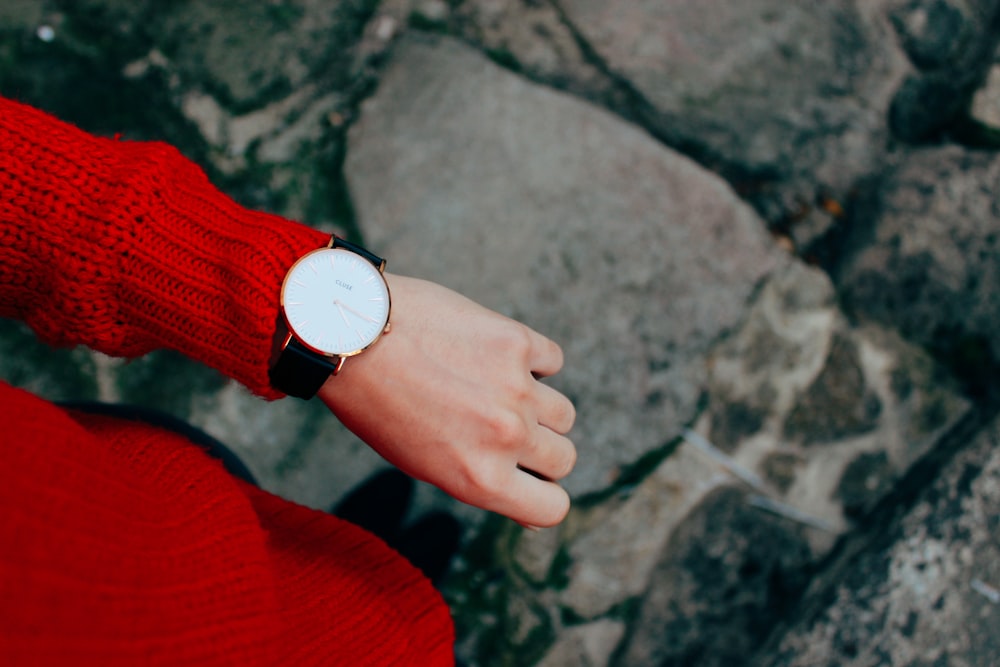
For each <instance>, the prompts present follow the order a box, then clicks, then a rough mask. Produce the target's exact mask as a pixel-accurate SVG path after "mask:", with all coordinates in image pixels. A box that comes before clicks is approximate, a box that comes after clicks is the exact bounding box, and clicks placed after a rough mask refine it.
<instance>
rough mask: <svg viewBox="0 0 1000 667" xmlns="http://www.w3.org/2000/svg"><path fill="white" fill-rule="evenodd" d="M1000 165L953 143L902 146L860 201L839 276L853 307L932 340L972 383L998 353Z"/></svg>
mask: <svg viewBox="0 0 1000 667" xmlns="http://www.w3.org/2000/svg"><path fill="white" fill-rule="evenodd" d="M998 182H1000V165H998V163H997V161H996V160H995V159H994V156H993V155H991V154H985V153H969V152H965V151H962V150H959V149H957V148H934V149H927V150H920V151H916V152H913V153H907V154H905V156H904V157H903V159H901V160H900V164H899V165H898V167H897V168H896V169H895V170H893V171H890V172H889V173H887V174H886V176H885V178H884V179H883V180H882V181H880V184H879V186H880V187H879V188H878V190H877V191H876V192H874V193H873V195H872V197H871V198H870V200H868V201H867V202H866V203H865V205H864V206H863V207H860V208H859V211H858V215H857V219H858V220H859V223H858V227H857V229H856V230H855V232H856V238H855V239H854V240H853V243H855V244H856V245H855V246H854V248H853V250H854V251H853V253H851V254H849V255H848V257H847V259H846V260H845V261H844V264H843V265H842V266H841V267H840V269H839V271H838V275H837V282H838V285H839V287H840V289H841V290H842V291H843V293H844V295H845V302H846V304H847V305H848V307H849V308H850V310H851V311H852V313H853V314H854V315H855V316H857V317H859V318H861V319H862V320H865V321H875V322H880V323H882V324H884V325H886V326H892V327H898V328H899V330H901V331H902V332H903V333H904V334H905V335H906V336H908V337H910V338H911V339H913V340H915V341H916V342H918V343H919V344H921V345H926V346H928V347H929V348H931V349H934V350H937V351H938V352H940V353H942V354H943V355H945V356H946V357H948V358H949V359H950V360H951V361H952V362H954V363H955V364H956V365H957V367H958V368H959V370H960V372H962V373H964V374H966V376H967V379H968V380H969V381H970V382H971V383H972V384H973V385H974V387H973V388H978V389H982V388H983V386H988V385H989V384H991V383H992V382H993V378H992V377H990V376H989V374H990V372H991V371H990V369H991V363H992V362H991V360H996V359H1000V338H998V337H997V335H996V332H997V325H996V323H997V322H998V318H1000V297H998V294H997V290H996V285H997V284H998V281H1000V215H998V214H997V208H996V197H995V192H996V189H997V185H998Z"/></svg>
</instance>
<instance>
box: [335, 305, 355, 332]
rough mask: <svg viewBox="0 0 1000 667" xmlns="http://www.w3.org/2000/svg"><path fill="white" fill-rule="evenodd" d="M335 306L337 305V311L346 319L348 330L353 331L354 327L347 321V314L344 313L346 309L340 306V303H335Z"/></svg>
mask: <svg viewBox="0 0 1000 667" xmlns="http://www.w3.org/2000/svg"><path fill="white" fill-rule="evenodd" d="M333 305H335V306H336V307H337V310H339V311H340V316H341V317H343V318H344V324H346V325H347V328H349V329H353V328H354V327H352V326H351V322H350V321H349V320H348V319H347V313H345V312H344V308H343V306H341V305H340V302H339V301H334V302H333Z"/></svg>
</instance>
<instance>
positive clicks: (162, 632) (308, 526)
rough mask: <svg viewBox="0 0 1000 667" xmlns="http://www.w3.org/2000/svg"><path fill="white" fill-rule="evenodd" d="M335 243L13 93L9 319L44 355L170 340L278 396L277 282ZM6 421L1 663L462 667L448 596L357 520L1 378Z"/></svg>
mask: <svg viewBox="0 0 1000 667" xmlns="http://www.w3.org/2000/svg"><path fill="white" fill-rule="evenodd" d="M325 241H326V237H325V235H323V234H321V233H319V232H317V231H315V230H312V229H310V228H308V227H306V226H303V225H300V224H297V223H294V222H291V221H287V220H284V219H282V218H279V217H276V216H272V215H266V214H261V213H254V212H250V211H247V210H245V209H243V208H241V207H240V206H238V205H237V204H235V203H234V202H232V201H231V200H229V199H227V198H226V197H225V196H223V195H222V194H221V193H219V192H218V191H217V190H215V189H214V188H213V187H212V186H211V185H210V184H209V182H208V180H207V179H206V177H205V176H204V174H203V173H202V172H201V170H200V169H198V168H197V167H196V166H195V165H193V164H192V163H190V162H188V161H187V160H185V159H184V158H183V157H182V156H181V155H180V154H179V153H178V152H177V151H176V150H174V149H172V148H170V147H169V146H166V145H164V144H159V143H135V142H127V141H115V140H110V139H102V138H97V137H93V136H90V135H88V134H86V133H84V132H81V131H80V130H78V129H76V128H74V127H72V126H69V125H66V124H64V123H61V122H59V121H57V120H55V119H54V118H52V117H50V116H48V115H46V114H43V113H41V112H38V111H36V110H34V109H31V108H29V107H26V106H23V105H20V104H17V103H14V102H11V101H8V100H3V99H0V316H4V317H13V318H18V319H21V320H23V321H25V322H27V323H28V325H29V326H31V328H32V329H33V330H34V331H35V332H36V333H37V335H38V336H39V337H40V338H42V339H43V340H45V341H48V342H49V343H52V344H54V345H81V344H82V345H87V346H89V347H91V348H93V349H96V350H100V351H102V352H104V353H106V354H111V355H118V356H134V355H139V354H143V353H145V352H148V351H150V350H153V349H158V348H169V349H174V350H178V351H180V352H182V353H184V354H187V355H188V356H190V357H192V358H194V359H197V360H199V361H201V362H203V363H205V364H208V365H210V366H212V367H214V368H216V369H218V370H219V371H221V372H223V373H225V374H226V375H228V376H230V377H232V378H235V379H236V380H238V381H240V382H242V383H243V384H244V385H246V386H247V387H249V388H250V389H251V390H252V391H254V392H256V393H258V394H260V395H262V396H265V397H277V396H279V394H277V393H276V392H274V391H273V390H272V389H271V388H270V387H269V386H268V382H267V362H268V356H269V353H270V346H271V337H272V335H273V332H274V325H275V320H276V315H277V303H278V291H279V289H280V284H281V279H282V277H283V275H284V272H285V270H286V269H287V267H288V266H290V265H291V264H292V262H293V261H294V260H295V259H296V258H297V257H298V256H300V255H302V254H304V253H305V252H307V251H308V250H312V249H314V248H317V247H320V246H321V245H323V244H324V243H325ZM0 428H2V430H0V664H3V665H109V666H110V665H123V666H124V665H241V666H247V665H262V666H263V665H268V666H271V665H419V666H424V665H450V664H452V662H453V661H452V647H451V645H452V626H451V620H450V617H449V615H448V610H447V608H446V607H445V605H444V603H443V601H442V600H441V598H440V596H439V595H438V594H437V593H436V592H435V591H434V589H433V588H432V586H431V585H430V583H429V582H428V581H427V580H426V579H425V578H423V576H422V575H421V574H420V573H419V572H418V571H417V570H415V569H414V568H412V567H411V566H410V565H409V564H408V563H406V562H405V560H403V559H402V558H401V557H400V556H398V555H397V554H396V553H395V552H393V551H392V550H391V549H390V548H389V547H387V546H386V545H384V544H383V543H381V542H380V541H378V540H377V539H375V538H373V537H372V536H370V535H368V534H367V533H365V532H364V531H363V530H361V529H360V528H357V527H355V526H352V525H350V524H347V523H345V522H342V521H340V520H338V519H336V518H334V517H332V516H330V515H327V514H323V513H320V512H315V511H312V510H309V509H306V508H303V507H299V506H296V505H293V504H291V503H288V502H286V501H284V500H282V499H280V498H277V497H275V496H272V495H270V494H268V493H266V492H263V491H260V490H259V489H256V488H254V487H251V486H249V485H246V484H243V483H242V482H239V481H237V480H235V479H234V478H232V477H231V476H230V475H229V474H228V473H226V472H225V471H224V470H223V469H222V467H221V466H220V465H219V464H218V463H217V462H216V461H215V460H214V459H212V458H210V457H209V456H208V455H207V454H205V453H204V452H203V451H202V450H201V449H199V448H198V447H196V446H194V445H193V444H191V443H190V442H188V441H187V440H185V439H183V438H181V437H179V436H177V435H174V434H172V433H169V432H166V431H163V430H160V429H157V428H153V427H150V426H148V425H144V424H139V423H135V422H125V421H121V420H115V419H111V418H107V417H97V416H93V415H85V414H78V413H72V412H67V411H65V410H63V409H61V408H59V407H57V406H55V405H52V404H51V403H48V402H46V401H44V400H42V399H40V398H38V397H35V396H32V395H31V394H29V393H27V392H24V391H22V390H19V389H15V388H13V387H11V386H9V385H7V384H4V383H0Z"/></svg>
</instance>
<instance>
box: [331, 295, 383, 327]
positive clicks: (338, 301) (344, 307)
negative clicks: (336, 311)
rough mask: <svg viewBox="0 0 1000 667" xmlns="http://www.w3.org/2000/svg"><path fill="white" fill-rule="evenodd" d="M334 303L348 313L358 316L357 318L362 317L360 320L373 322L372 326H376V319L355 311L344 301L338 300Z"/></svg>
mask: <svg viewBox="0 0 1000 667" xmlns="http://www.w3.org/2000/svg"><path fill="white" fill-rule="evenodd" d="M334 303H335V304H336V305H337V306H339V307H341V308H343V309H344V310H346V311H348V312H349V313H351V314H353V315H356V316H357V317H360V318H361V319H363V320H366V321H368V322H371V323H372V324H375V323H376V321H375V319H374V318H371V317H368V316H367V315H365V314H364V313H361V312H358V311H357V310H355V309H353V308H351V307H350V306H348V305H347V304H346V303H344V302H343V301H340V300H339V299H338V300H336V301H334Z"/></svg>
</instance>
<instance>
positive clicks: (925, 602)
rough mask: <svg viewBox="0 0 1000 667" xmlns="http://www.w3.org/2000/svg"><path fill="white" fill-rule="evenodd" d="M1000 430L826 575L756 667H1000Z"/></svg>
mask: <svg viewBox="0 0 1000 667" xmlns="http://www.w3.org/2000/svg"><path fill="white" fill-rule="evenodd" d="M998 445H1000V424H998V423H997V422H993V423H992V424H991V425H990V426H989V427H988V428H986V429H985V430H984V431H983V432H981V433H980V434H979V435H978V436H977V437H975V439H974V441H973V442H972V443H971V446H969V447H968V448H966V449H964V450H963V451H962V452H961V453H960V454H958V455H957V456H956V457H955V459H954V460H952V461H951V462H950V463H949V464H948V465H947V466H946V467H945V468H944V469H943V470H942V471H941V474H940V476H939V478H938V479H937V481H936V482H934V483H933V484H931V485H930V486H929V487H927V488H926V489H924V490H923V491H922V492H921V493H920V495H919V497H918V500H917V502H916V503H915V504H914V506H913V507H912V508H911V509H910V510H909V511H908V512H907V513H906V514H905V515H904V516H902V517H901V518H900V519H899V520H898V521H894V522H893V523H891V525H884V524H883V525H879V526H876V527H873V529H872V530H871V532H870V537H869V540H870V542H871V544H870V546H869V547H868V548H865V549H859V550H854V551H848V552H847V553H850V554H852V555H851V557H850V558H841V560H840V562H839V563H838V565H837V566H836V567H833V568H831V570H830V571H828V572H827V573H826V574H824V575H821V576H820V577H819V579H818V581H817V582H816V583H815V586H814V590H813V592H812V594H811V596H810V598H809V599H810V600H812V601H813V604H812V605H807V606H806V607H805V609H804V610H803V611H802V613H799V614H796V615H795V616H794V617H793V618H794V619H795V621H794V622H793V624H792V629H791V630H790V631H789V632H788V633H787V634H786V635H785V636H784V638H783V639H782V640H781V641H780V642H778V644H777V648H776V649H775V650H774V651H773V652H772V651H770V650H769V651H768V652H767V653H766V654H764V655H762V656H760V660H759V662H756V663H754V664H760V665H770V666H772V667H779V666H782V667H793V666H800V667H806V666H808V667H826V666H829V667H833V666H834V665H836V666H838V667H839V666H841V665H845V666H847V665H851V666H853V665H875V664H877V665H886V666H887V667H896V666H900V667H902V666H903V665H906V666H921V667H924V666H926V667H931V666H932V665H955V666H959V665H963V666H969V667H973V666H975V667H978V666H985V665H996V664H998V663H1000V636H998V635H997V633H996V622H997V616H998V615H1000V590H998V587H1000V548H998V545H997V540H996V531H997V528H998V516H1000V446H998Z"/></svg>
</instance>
